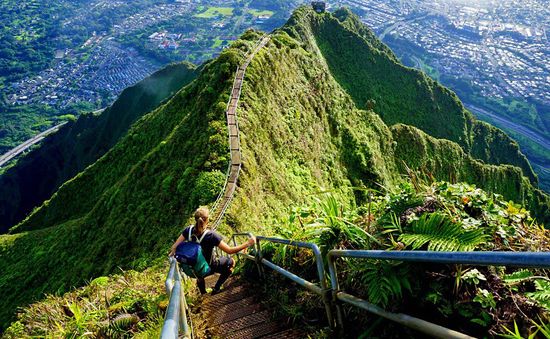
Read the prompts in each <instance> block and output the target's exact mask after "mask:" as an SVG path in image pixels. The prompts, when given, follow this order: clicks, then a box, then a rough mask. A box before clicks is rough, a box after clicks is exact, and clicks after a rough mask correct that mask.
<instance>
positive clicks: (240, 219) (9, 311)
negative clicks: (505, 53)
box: [0, 8, 548, 324]
mask: <svg viewBox="0 0 550 339" xmlns="http://www.w3.org/2000/svg"><path fill="white" fill-rule="evenodd" d="M339 13H340V12H337V14H336V15H337V16H332V15H331V14H328V13H327V14H316V13H314V12H313V11H312V10H309V9H306V8H301V9H299V10H298V11H297V12H296V13H295V14H294V15H293V16H292V18H291V19H290V21H289V23H288V24H287V25H285V26H284V27H283V28H282V29H281V30H278V31H275V32H274V33H273V34H272V37H271V41H270V42H269V43H268V44H267V46H266V47H264V48H263V49H262V50H260V52H259V53H258V54H257V55H256V56H255V57H254V59H253V60H252V63H251V64H250V66H249V67H248V70H247V73H246V76H245V79H244V84H243V89H242V96H241V103H240V105H239V109H238V114H239V118H240V129H241V137H242V151H243V159H244V166H243V172H242V175H241V177H240V179H239V187H238V189H237V195H236V199H235V201H234V202H233V204H232V205H231V207H230V210H229V213H228V215H227V218H226V222H227V224H228V225H229V226H232V227H235V228H239V229H243V230H244V229H261V227H262V225H265V223H268V222H270V221H272V220H273V219H274V218H276V217H280V216H282V215H284V214H285V213H286V211H287V208H288V205H289V204H290V203H293V204H296V203H300V202H306V201H308V200H309V199H311V196H310V195H311V194H314V193H316V192H318V191H322V190H331V189H338V193H335V194H338V195H340V197H341V198H343V199H345V200H347V201H350V202H356V201H357V202H361V201H362V200H363V199H364V193H362V192H364V190H361V188H362V189H366V188H375V189H378V190H384V189H386V188H388V189H391V188H392V187H394V186H395V185H396V184H397V183H399V182H400V181H402V180H404V179H403V174H405V173H406V169H405V168H404V167H405V166H404V164H403V163H405V164H407V166H408V167H409V168H412V169H418V170H422V171H427V172H430V173H433V175H434V176H435V177H437V178H441V179H449V178H451V179H452V180H465V181H468V182H471V183H475V184H477V185H480V186H483V187H485V188H487V189H488V190H491V191H495V192H500V193H502V194H505V195H507V196H509V197H510V199H514V200H516V201H517V202H524V203H531V202H532V204H533V206H534V207H535V210H537V211H539V210H541V211H543V210H544V208H547V206H548V197H547V196H544V195H542V194H539V193H536V190H535V189H534V188H533V186H532V184H531V183H530V182H529V179H527V177H526V176H525V174H524V170H523V169H520V168H518V167H514V166H511V165H496V164H495V165H487V164H485V163H484V162H482V161H478V160H476V159H475V158H474V155H473V154H472V153H471V152H470V148H471V134H470V133H471V127H468V126H471V125H472V124H473V123H472V120H471V117H469V115H468V113H467V112H466V111H464V110H463V109H462V106H460V104H459V103H457V102H455V99H456V98H454V97H453V95H452V94H451V93H450V92H448V91H447V90H446V89H444V88H442V87H439V86H437V85H436V84H434V83H430V82H429V80H428V79H427V78H425V77H423V76H422V75H421V74H419V73H417V72H415V71H411V70H409V69H406V68H403V67H402V66H400V65H399V64H397V62H396V61H395V58H394V57H393V56H392V54H391V52H390V51H389V50H388V49H387V48H386V47H385V46H384V45H383V44H381V43H380V42H378V41H377V40H376V39H375V38H374V36H371V35H370V34H371V33H369V31H368V30H367V29H366V28H365V27H363V26H361V25H360V24H359V23H357V22H355V21H351V22H348V21H346V20H344V22H342V21H341V20H339V19H338V16H340V15H341V14H339ZM340 19H341V18H340ZM350 27H351V28H354V30H356V31H357V32H359V33H360V34H362V35H364V36H366V38H361V37H360V35H359V33H357V32H354V31H352V30H351V28H350ZM332 36H334V37H339V39H337V41H335V42H334V43H332V42H330V39H331V37H332ZM259 37H260V34H259V33H257V32H252V31H251V32H247V33H245V34H244V35H243V37H241V39H240V40H238V41H236V42H234V43H233V44H232V46H231V47H230V48H228V49H226V50H224V51H223V52H222V54H221V55H220V57H218V58H217V59H216V60H214V61H212V62H210V63H208V64H206V65H205V66H204V68H203V69H202V70H201V72H200V74H199V75H198V77H197V79H195V80H194V81H193V82H191V83H190V84H189V85H187V86H186V87H184V88H182V89H181V90H180V91H179V92H178V93H177V94H176V95H174V97H173V98H171V99H170V100H169V101H167V102H166V103H164V104H162V105H161V106H159V107H158V108H157V109H155V110H154V111H153V112H151V113H149V114H147V115H145V116H144V117H142V118H141V119H140V120H139V121H138V122H137V123H136V124H134V125H133V127H132V128H131V129H130V130H129V131H128V133H127V134H126V135H125V136H123V137H122V138H121V140H120V141H119V142H118V143H117V144H116V145H115V146H114V147H113V148H112V149H111V150H110V151H108V152H107V153H106V154H105V155H104V156H102V157H101V158H100V159H99V160H98V161H96V162H95V163H94V164H93V165H91V166H89V167H87V168H86V169H85V170H84V171H83V172H81V173H80V174H78V175H77V176H75V177H74V178H73V179H71V180H69V181H68V182H66V183H65V184H63V185H62V186H61V187H60V188H59V189H58V190H57V192H56V193H55V194H54V195H53V196H52V197H51V199H50V200H48V201H47V202H45V203H44V204H43V205H42V206H40V207H39V208H38V209H37V210H35V211H34V212H33V213H32V214H31V215H30V216H29V217H28V218H27V219H26V220H24V221H23V222H22V223H21V224H19V225H18V226H17V227H15V228H14V229H12V231H11V232H12V234H11V235H7V236H0V271H2V272H5V273H4V274H3V275H2V276H1V277H0V300H3V305H2V308H1V309H0V322H1V323H3V324H6V323H7V322H8V321H9V320H10V319H11V318H12V317H13V312H14V309H15V308H16V307H17V306H20V305H24V304H27V303H29V302H31V301H33V300H36V299H38V298H40V296H41V293H43V292H53V291H64V290H66V289H68V288H69V287H70V286H74V285H79V284H81V283H82V282H83V281H84V280H86V279H90V278H93V277H96V276H98V275H104V274H108V273H111V272H113V270H115V269H116V268H117V267H123V268H128V267H133V268H138V269H139V268H143V267H146V266H147V265H148V264H150V263H151V262H154V261H155V260H158V259H159V258H162V257H163V256H164V255H165V253H166V250H167V249H168V246H169V243H170V241H171V240H172V239H173V238H174V237H175V236H176V235H177V232H178V230H179V228H180V227H181V226H182V224H183V223H184V222H186V221H187V217H188V216H189V214H190V212H191V211H192V210H193V209H194V208H196V206H197V205H199V204H210V203H212V202H213V200H214V199H215V197H216V194H217V192H218V190H219V189H220V188H221V187H222V185H223V180H224V174H223V173H224V171H225V168H226V166H227V164H228V161H229V152H228V150H227V148H228V142H227V132H226V126H225V115H224V111H225V108H226V103H227V100H228V99H229V92H230V89H231V82H232V77H233V75H234V74H233V72H234V70H235V68H236V67H237V65H238V64H240V63H241V62H242V60H243V57H244V55H245V53H246V52H247V51H249V50H250V48H251V46H252V45H253V44H254V42H256V41H257V40H258V39H259ZM347 40H350V41H354V46H353V47H352V46H348V45H342V46H340V45H339V44H336V43H337V42H338V41H340V42H342V43H343V42H345V41H347ZM355 44H357V45H358V46H355ZM361 44H362V45H361ZM341 48H345V49H347V48H353V51H354V53H355V55H347V54H346V53H351V52H349V51H347V50H343V49H341ZM332 49H334V51H332ZM338 57H341V63H339V62H337V58H338ZM372 58H374V60H375V61H376V63H374V64H371V65H370V67H371V68H375V67H378V66H380V67H384V68H386V70H385V72H381V71H375V70H370V71H369V72H371V73H370V74H368V75H365V77H366V78H367V79H369V80H368V81H366V80H365V79H363V76H356V75H355V73H352V74H350V75H348V77H349V78H346V77H345V76H344V75H342V74H341V73H342V72H344V70H345V69H353V70H354V72H361V70H362V69H363V67H364V65H363V64H362V63H363V61H362V60H365V59H369V60H370V59H372ZM346 64H347V65H348V68H345V67H344V66H341V67H342V69H341V70H339V69H337V68H336V67H340V65H346ZM391 73H395V74H399V76H398V77H397V76H396V77H393V76H391V77H389V75H388V74H391ZM387 75H388V76H387ZM351 77H357V86H359V87H361V88H363V87H368V86H371V85H372V84H376V86H374V85H373V87H374V88H377V92H367V93H371V94H368V95H366V96H364V97H362V96H360V95H359V94H357V93H355V92H354V91H357V90H356V89H355V87H354V86H353V83H352V81H351V79H352V78H351ZM386 82H388V83H393V82H398V84H391V85H386V84H385V83H386ZM399 84H409V85H410V86H412V87H411V88H410V90H412V91H414V92H413V94H408V93H406V91H407V90H409V87H408V86H409V85H408V86H407V87H403V88H401V87H400V86H398V85H399ZM398 87H399V88H401V89H400V91H401V92H402V93H400V94H401V95H402V96H403V98H406V100H405V99H404V101H405V103H403V102H401V101H400V100H398V99H399V97H398V96H396V95H395V94H393V92H392V91H393V90H394V89H395V90H397V89H396V88H398ZM364 90H365V91H366V89H364ZM369 91H370V90H369ZM358 93H359V92H358ZM372 93H375V94H376V93H377V94H376V95H378V96H377V97H376V98H375V100H376V104H373V103H372V102H371V104H366V103H365V102H363V101H366V100H369V99H371V96H372V95H374V94H372ZM386 96H389V97H390V96H391V97H390V99H386ZM414 97H417V98H419V99H417V100H420V99H422V100H420V101H419V103H418V105H419V107H421V108H422V109H421V110H419V111H421V112H424V113H425V114H426V115H429V114H430V109H432V110H433V112H432V114H433V115H434V116H438V117H440V119H442V120H445V119H447V120H448V121H454V123H453V124H454V125H453V126H455V127H456V130H455V129H450V128H448V126H446V125H441V128H442V129H443V130H441V131H440V130H439V129H438V127H439V126H440V125H439V124H440V123H439V122H437V123H436V122H433V123H431V125H430V124H429V123H430V119H428V118H426V117H420V116H419V117H416V116H412V115H411V114H410V113H411V109H410V108H409V105H412V101H413V99H414ZM382 107H384V109H385V111H384V112H379V110H381V109H382ZM364 108H366V109H364ZM400 110H405V113H401V114H400V113H399V112H400ZM452 110H454V111H452ZM449 112H450V113H449ZM453 112H455V113H456V112H459V113H460V114H461V115H460V114H458V113H457V114H456V116H455V113H453ZM400 115H401V117H400ZM388 117H391V119H389V118H388ZM388 119H389V120H388ZM388 121H390V122H388ZM394 123H407V124H412V125H415V124H422V123H426V124H427V125H426V126H428V127H429V129H430V131H431V132H433V134H434V136H430V135H428V134H431V133H428V132H426V133H428V134H426V133H425V132H422V131H421V130H419V129H418V128H415V127H412V126H407V125H395V126H391V127H388V124H394ZM443 137H445V138H448V139H449V140H443V139H441V138H443ZM437 138H439V139H437ZM480 138H481V139H483V138H484V136H482V135H480ZM487 145H489V147H492V145H493V144H492V143H489V142H488V143H487ZM409 150H410V152H409ZM488 152H490V153H491V151H490V150H489V151H488ZM455 159H457V160H459V161H454V160H455ZM352 188H353V189H352ZM358 188H359V189H358ZM353 192H355V193H353ZM537 194H538V195H537ZM535 196H537V199H538V200H537V199H533V197H535ZM535 200H536V201H535ZM544 206H546V207H544ZM538 208H540V209H538ZM226 230H227V229H226ZM22 231H26V232H22ZM43 272H48V274H44V273H43Z"/></svg>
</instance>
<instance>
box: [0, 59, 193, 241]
mask: <svg viewBox="0 0 550 339" xmlns="http://www.w3.org/2000/svg"><path fill="white" fill-rule="evenodd" d="M196 73H197V71H196V67H195V66H193V65H191V64H188V63H182V64H173V65H169V66H167V67H166V68H164V69H162V70H160V71H158V72H155V73H154V74H152V75H151V76H149V77H148V78H146V79H144V80H142V81H140V82H139V83H137V84H135V85H133V86H131V87H129V88H127V89H125V90H124V91H123V92H122V93H121V95H120V97H119V98H118V99H117V100H116V101H115V102H114V103H113V104H112V105H111V106H109V107H107V108H106V109H105V110H104V111H103V112H102V113H101V114H98V115H95V114H92V113H89V114H84V115H81V116H80V117H79V118H78V119H77V120H76V121H75V122H71V123H69V124H68V125H66V126H64V127H63V128H61V130H60V131H58V132H57V133H55V134H54V135H52V136H50V137H48V138H47V139H46V140H44V141H42V142H41V144H40V147H39V148H37V149H35V150H33V151H31V152H30V153H29V154H27V155H25V156H24V157H22V159H20V160H18V162H17V164H16V165H15V166H13V167H11V168H10V169H8V170H7V171H6V172H5V173H3V174H2V175H1V176H0V233H5V232H7V230H8V228H9V227H11V226H13V225H15V224H17V223H19V222H20V221H22V220H23V219H24V218H25V216H27V215H28V214H29V212H31V210H32V209H33V208H34V207H37V206H39V205H40V204H42V203H43V202H44V201H45V200H46V199H48V198H50V197H51V195H52V194H53V193H54V192H55V190H57V189H58V188H59V186H61V184H63V183H64V182H65V181H67V180H69V179H71V178H72V177H74V176H75V175H76V174H78V173H79V172H81V171H82V170H84V169H85V168H86V167H87V166H88V165H90V164H92V163H94V162H95V161H96V160H97V159H99V158H100V157H101V156H102V155H103V154H105V153H106V152H107V151H108V150H109V149H110V148H111V147H112V146H113V145H114V144H116V142H117V141H118V140H119V139H120V138H121V137H122V136H123V135H124V134H125V133H126V132H127V130H128V129H129V128H130V126H131V125H132V123H134V122H135V121H136V120H137V119H138V118H139V117H141V116H142V115H143V114H145V113H147V112H149V111H151V110H152V109H153V108H155V107H157V106H158V105H159V104H160V103H161V102H162V101H163V100H166V99H167V98H169V97H170V96H171V95H172V94H173V93H174V92H175V91H177V90H179V89H180V88H181V87H182V86H184V85H186V84H187V83H189V82H190V81H191V80H193V79H194V78H195V76H196Z"/></svg>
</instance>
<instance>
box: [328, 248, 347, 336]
mask: <svg viewBox="0 0 550 339" xmlns="http://www.w3.org/2000/svg"><path fill="white" fill-rule="evenodd" d="M327 263H328V271H329V274H330V284H331V288H332V302H333V303H334V306H335V307H336V324H337V328H338V331H339V332H340V333H342V332H343V330H344V317H343V315H342V305H340V303H339V302H338V298H337V297H336V295H337V294H338V291H339V290H340V285H339V284H338V274H337V273H336V263H335V262H334V258H333V256H332V253H331V251H329V252H328V254H327Z"/></svg>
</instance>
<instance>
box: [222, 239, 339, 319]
mask: <svg viewBox="0 0 550 339" xmlns="http://www.w3.org/2000/svg"><path fill="white" fill-rule="evenodd" d="M237 236H249V237H251V236H252V233H249V232H247V233H235V234H233V236H232V239H233V243H234V244H235V245H236V237H237ZM266 241H268V242H272V243H277V244H283V245H288V246H293V247H298V248H305V249H309V250H311V251H312V252H313V255H314V257H315V262H316V265H317V274H318V276H319V284H318V285H317V284H315V283H313V282H311V281H308V280H305V279H304V278H301V277H299V276H298V275H296V274H294V273H292V272H290V271H288V270H286V269H284V268H282V267H280V266H278V265H276V264H274V263H272V262H271V261H269V260H267V259H265V258H263V256H262V248H261V243H262V242H266ZM238 255H240V256H242V257H244V258H247V259H250V260H253V261H255V262H256V264H257V265H258V271H259V272H260V275H261V272H262V270H261V266H260V264H263V265H264V266H267V267H269V268H271V269H272V270H274V271H275V272H277V273H279V274H281V275H283V276H284V277H286V278H288V279H290V280H292V281H294V282H295V283H297V284H298V285H300V286H302V287H304V288H306V289H307V290H309V291H311V292H313V293H315V294H317V295H319V296H321V298H322V299H323V303H324V304H325V311H326V315H327V320H328V322H329V324H333V322H334V321H333V317H332V307H331V300H330V291H331V290H330V289H329V288H327V282H326V275H325V268H324V263H323V257H322V255H321V251H320V250H319V247H317V245H316V244H314V243H310V242H302V241H293V240H287V239H281V238H273V237H264V236H256V253H255V256H251V255H250V254H246V253H238Z"/></svg>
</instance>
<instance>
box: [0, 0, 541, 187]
mask: <svg viewBox="0 0 550 339" xmlns="http://www.w3.org/2000/svg"><path fill="white" fill-rule="evenodd" d="M33 1H34V0H33ZM299 3H309V1H302V0H295V1H290V2H282V1H273V2H269V6H268V7H266V2H265V1H235V0H233V1H224V2H221V1H218V0H197V1H191V0H177V1H168V0H160V1H152V0H139V1H136V2H132V3H129V2H128V1H107V0H96V1H91V2H89V4H87V5H82V6H77V7H75V8H76V9H75V10H74V11H73V12H70V13H65V14H63V15H60V17H59V20H58V21H59V22H58V23H56V25H57V26H56V27H58V31H59V33H58V35H57V37H56V38H55V40H56V45H62V46H64V47H63V48H57V50H55V51H54V53H53V55H51V62H50V63H49V66H48V67H47V68H44V69H43V70H40V71H38V72H34V73H31V74H30V75H28V76H24V77H20V78H17V79H16V80H15V81H13V82H6V83H5V86H4V87H3V88H1V87H2V86H0V89H1V90H2V93H0V94H2V97H3V100H4V102H3V105H4V109H6V110H11V111H14V112H16V111H17V110H18V109H26V110H27V111H29V112H30V111H34V112H40V111H42V110H44V109H45V108H48V109H50V110H51V111H53V112H54V113H50V116H49V117H48V120H47V122H44V120H40V119H38V118H35V117H34V116H33V118H32V119H30V118H29V119H28V121H27V122H17V123H15V125H14V126H15V127H14V126H11V127H10V124H12V122H11V120H9V119H11V118H10V115H9V114H7V115H6V118H4V121H6V122H3V121H0V122H1V123H3V124H4V125H1V124H0V136H2V135H4V136H7V137H10V135H15V134H17V131H21V130H22V128H21V127H20V126H28V128H29V129H28V132H25V133H19V134H17V137H15V136H13V137H12V138H11V139H10V141H9V142H7V143H5V144H4V145H3V146H2V147H0V148H3V149H8V148H10V147H13V146H15V145H16V144H17V143H19V142H22V141H23V140H25V139H26V138H28V137H31V136H32V135H33V134H32V133H30V132H33V133H34V134H36V133H38V132H39V131H41V130H45V129H46V128H48V127H49V126H51V125H52V124H53V123H59V122H60V121H61V120H62V119H64V118H63V117H64V114H74V113H78V112H75V110H76V109H78V110H79V111H80V112H81V111H86V110H95V109H98V108H100V107H105V106H106V105H108V104H110V103H111V102H112V101H113V100H114V99H115V98H116V96H117V95H118V94H119V93H120V92H121V91H122V90H123V89H124V88H126V87H128V86H130V85H132V84H134V83H136V82H137V81H139V80H141V79H143V78H144V77H146V76H147V75H149V74H151V73H152V72H154V71H156V70H158V69H160V68H161V67H162V66H163V65H165V64H167V63H170V62H176V61H183V60H187V61H191V62H193V63H195V64H200V63H201V62H203V61H205V60H207V59H209V58H212V57H214V56H216V55H217V53H219V52H220V51H221V49H223V48H224V47H225V46H227V45H229V44H230V43H231V41H233V40H235V39H237V37H238V36H239V35H240V34H241V33H242V32H244V30H245V29H246V28H249V27H253V28H258V29H261V30H264V31H270V30H272V29H274V28H275V27H278V26H279V25H281V24H282V23H284V22H285V20H286V18H288V15H289V14H290V12H291V11H292V10H293V9H294V8H295V7H296V6H297V5H298V4H299ZM258 4H260V5H259V6H258ZM327 4H328V7H329V10H333V9H335V8H337V7H340V6H348V7H350V8H351V9H352V10H353V11H354V12H355V13H357V14H358V15H359V16H360V17H361V19H362V20H363V21H364V22H365V23H366V24H367V25H368V26H369V27H370V28H371V29H373V30H374V31H375V33H376V34H377V35H378V36H379V37H380V39H382V40H383V41H384V42H385V43H387V44H388V45H389V46H390V47H391V48H392V50H393V51H394V52H395V53H396V55H397V56H398V57H399V58H400V59H401V61H402V62H403V63H404V64H406V65H408V66H411V67H415V68H418V69H421V70H423V71H425V72H426V73H427V74H428V75H429V76H431V77H432V78H434V79H436V80H438V81H440V82H442V83H443V84H444V85H446V86H448V87H450V88H451V89H453V90H454V91H455V92H457V94H458V95H459V96H460V98H461V99H462V100H463V102H464V103H465V104H466V106H467V108H469V109H470V110H471V111H472V112H473V113H474V114H476V115H477V116H478V117H479V118H481V119H484V120H487V121H489V122H491V123H493V124H495V125H497V126H498V127H501V128H503V129H504V130H505V131H506V132H507V133H509V134H510V135H511V136H512V137H514V138H515V139H516V140H518V142H519V143H520V146H521V148H522V151H523V152H524V153H525V154H526V155H527V156H528V158H529V160H530V161H531V163H532V164H533V166H534V168H535V170H536V171H537V173H538V174H539V176H543V177H546V178H547V182H550V43H549V40H548V35H547V34H548V29H549V27H550V8H549V7H548V3H547V1H546V0H525V1H522V0H409V1H404V0H334V1H328V2H327ZM14 13H15V12H14ZM104 19H106V20H104ZM29 22H30V23H29V25H30V27H28V30H29V32H32V31H33V28H32V25H33V22H36V21H35V20H33V21H29ZM74 27H79V28H81V30H80V31H82V32H85V34H82V36H80V40H79V41H81V42H79V43H78V44H74V43H71V41H72V40H71V39H73V36H74V35H71V34H74V33H72V32H73V31H72V29H74ZM59 41H63V42H65V43H63V44H59V43H57V42H59ZM48 55H49V54H48ZM0 79H1V78H0ZM0 85H1V84H0ZM16 114H19V115H20V113H16ZM16 114H13V116H15V115H16ZM27 114H28V115H29V116H31V113H27ZM57 117H59V118H57ZM56 119H57V120H56ZM547 189H550V187H547Z"/></svg>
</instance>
